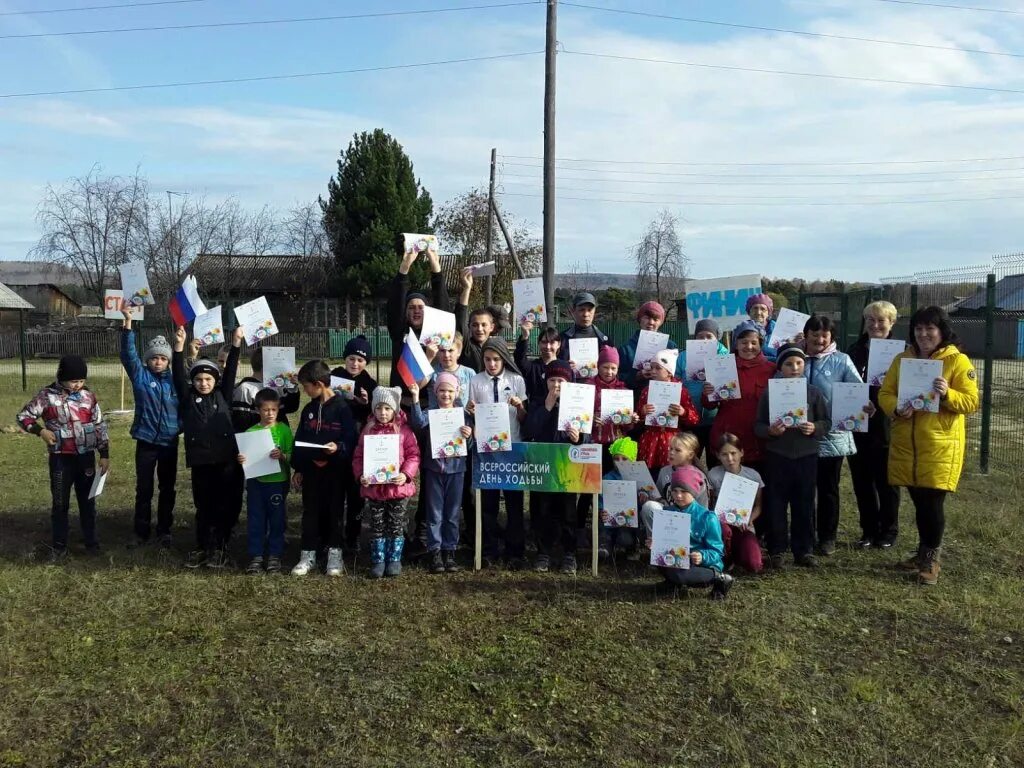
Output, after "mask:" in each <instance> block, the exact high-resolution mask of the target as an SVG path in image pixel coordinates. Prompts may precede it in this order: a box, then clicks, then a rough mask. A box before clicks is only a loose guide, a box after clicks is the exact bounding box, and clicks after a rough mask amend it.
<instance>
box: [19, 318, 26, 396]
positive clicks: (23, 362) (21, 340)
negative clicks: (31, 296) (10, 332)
mask: <svg viewBox="0 0 1024 768" xmlns="http://www.w3.org/2000/svg"><path fill="white" fill-rule="evenodd" d="M18 325H19V333H18V346H19V347H20V348H21V391H22V392H28V361H27V360H26V359H25V355H26V353H27V350H26V349H25V341H26V340H25V310H24V309H19V310H18Z"/></svg>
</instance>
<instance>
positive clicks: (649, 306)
mask: <svg viewBox="0 0 1024 768" xmlns="http://www.w3.org/2000/svg"><path fill="white" fill-rule="evenodd" d="M644 315H650V316H651V317H653V318H655V319H656V320H661V321H663V322H664V320H665V308H664V307H663V306H661V304H659V303H658V302H656V301H648V302H645V303H644V304H641V305H640V309H638V310H637V311H636V319H637V321H639V320H640V318H641V317H643V316H644Z"/></svg>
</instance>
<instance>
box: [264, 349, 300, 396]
mask: <svg viewBox="0 0 1024 768" xmlns="http://www.w3.org/2000/svg"><path fill="white" fill-rule="evenodd" d="M297 373H298V369H297V368H296V367H295V347H263V386H265V387H270V388H271V389H276V390H277V391H278V392H280V391H282V390H285V389H293V388H294V387H295V385H294V383H293V382H294V380H295V376H296V374H297Z"/></svg>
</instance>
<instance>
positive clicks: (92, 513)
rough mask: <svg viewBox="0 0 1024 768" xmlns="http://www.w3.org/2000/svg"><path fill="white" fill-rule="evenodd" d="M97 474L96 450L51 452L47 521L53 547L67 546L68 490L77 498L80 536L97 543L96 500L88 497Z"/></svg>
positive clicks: (69, 494)
mask: <svg viewBox="0 0 1024 768" xmlns="http://www.w3.org/2000/svg"><path fill="white" fill-rule="evenodd" d="M95 476H96V454H95V453H93V452H92V451H89V452H88V453H82V454H77V453H76V454H64V453H51V454H50V495H51V497H52V499H53V505H52V506H51V508H50V525H51V528H52V533H53V548H54V549H67V547H68V509H69V508H70V506H71V490H72V488H73V489H74V491H75V498H76V499H77V500H78V517H79V519H80V520H81V523H82V538H83V539H85V546H86V547H89V548H92V547H96V546H98V543H99V542H97V540H96V500H95V499H90V498H89V491H90V490H92V481H93V480H94V479H95Z"/></svg>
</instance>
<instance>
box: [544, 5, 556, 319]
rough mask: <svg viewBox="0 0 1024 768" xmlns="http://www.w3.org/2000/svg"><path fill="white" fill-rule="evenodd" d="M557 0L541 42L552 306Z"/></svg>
mask: <svg viewBox="0 0 1024 768" xmlns="http://www.w3.org/2000/svg"><path fill="white" fill-rule="evenodd" d="M557 30H558V0H548V19H547V40H546V42H545V46H544V257H543V258H544V261H543V276H544V303H545V306H547V308H548V315H549V316H551V317H553V316H554V314H553V313H554V308H555V54H556V50H555V49H556V47H557V46H558V32H557Z"/></svg>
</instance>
